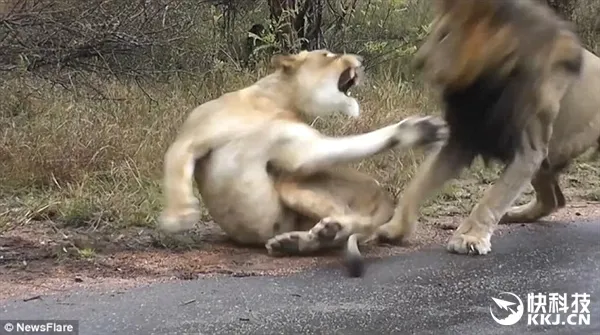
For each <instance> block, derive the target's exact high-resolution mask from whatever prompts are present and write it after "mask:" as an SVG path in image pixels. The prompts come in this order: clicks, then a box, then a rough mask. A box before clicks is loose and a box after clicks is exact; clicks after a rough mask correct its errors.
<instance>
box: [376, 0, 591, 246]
mask: <svg viewBox="0 0 600 335" xmlns="http://www.w3.org/2000/svg"><path fill="white" fill-rule="evenodd" d="M435 10H436V14H437V15H436V18H435V20H434V26H433V31H432V32H431V34H430V35H429V36H428V37H427V39H426V41H425V42H424V44H423V45H422V46H421V47H420V49H419V50H418V52H417V55H416V56H415V65H416V66H417V68H419V69H421V70H422V71H423V72H424V75H425V78H426V80H427V81H428V82H429V83H431V84H432V85H433V86H435V87H437V88H439V89H440V91H441V97H442V100H443V103H444V106H445V108H444V116H445V119H446V121H447V123H448V125H449V128H450V136H449V139H448V141H447V142H446V143H445V144H444V146H443V147H442V148H441V149H440V151H438V152H437V154H435V155H432V156H430V157H429V158H428V159H427V160H426V161H425V162H424V163H423V166H422V168H420V169H419V173H418V174H417V175H416V176H415V177H414V179H413V180H412V181H411V183H410V184H409V185H408V187H407V188H406V189H405V191H404V192H403V195H402V196H401V199H400V201H399V204H398V205H397V207H396V210H395V214H394V216H393V218H392V219H391V220H390V222H388V223H386V224H385V225H382V226H381V227H380V228H379V229H378V232H377V235H378V237H379V238H380V239H387V240H399V239H401V238H403V237H408V236H409V235H410V234H411V233H412V232H413V231H414V229H415V228H416V222H417V219H418V211H419V207H420V206H421V205H422V204H423V202H424V201H425V200H426V199H427V198H428V197H430V196H433V194H434V193H435V192H436V191H437V190H439V189H440V188H441V187H442V186H443V185H444V184H445V183H446V182H447V181H448V180H450V179H454V178H458V176H459V173H460V172H461V171H462V170H463V168H465V167H467V166H469V165H470V164H471V162H472V161H473V159H474V158H475V157H477V156H482V157H483V159H484V161H486V162H489V161H490V160H497V161H499V162H502V163H504V164H506V166H505V169H504V170H503V172H502V174H501V176H500V177H499V179H498V180H497V181H496V183H495V184H494V185H493V186H491V187H489V188H488V189H487V191H486V192H485V194H484V195H483V198H482V199H481V200H480V201H479V203H478V204H477V205H476V206H475V207H474V208H473V209H472V211H471V213H470V215H469V216H468V217H467V218H466V219H465V220H464V221H463V222H462V223H461V224H460V226H459V227H458V228H457V230H456V231H455V232H454V234H453V236H452V237H451V238H450V240H449V242H448V244H447V249H448V251H450V252H455V253H460V254H487V253H488V252H490V251H491V242H490V239H491V236H492V234H493V231H494V229H495V227H496V225H497V224H498V223H499V222H501V223H516V222H521V223H525V222H534V221H536V220H538V219H540V218H542V217H544V216H547V215H549V214H550V213H552V212H553V211H555V210H557V209H559V208H561V207H564V206H565V197H564V196H563V194H562V192H561V189H560V186H559V184H558V176H559V174H560V173H561V172H563V171H564V169H565V168H566V167H567V166H568V164H569V163H570V162H571V161H572V160H573V159H574V158H575V157H577V156H579V155H581V154H582V153H583V152H585V151H586V150H587V149H589V148H591V147H593V146H594V145H595V143H596V141H597V139H598V137H599V136H600V59H599V58H598V57H597V56H595V55H594V54H592V53H591V52H589V51H587V50H585V49H584V48H583V47H582V45H581V43H580V41H579V39H578V37H577V36H576V34H575V33H574V32H573V30H572V28H571V25H570V24H569V23H567V22H565V21H563V20H561V19H560V18H559V17H558V16H557V15H555V14H554V13H553V12H552V11H551V10H550V9H549V8H548V7H546V5H544V4H541V3H539V1H531V0H437V1H436V2H435ZM529 182H530V183H531V184H532V186H533V188H534V190H535V199H533V200H532V201H531V202H530V203H528V204H526V205H523V206H516V207H512V208H511V206H512V205H513V203H514V201H515V200H516V198H517V197H518V196H519V195H520V194H521V193H522V191H523V190H524V188H525V187H526V186H527V184H528V183H529Z"/></svg>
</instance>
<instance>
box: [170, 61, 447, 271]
mask: <svg viewBox="0 0 600 335" xmlns="http://www.w3.org/2000/svg"><path fill="white" fill-rule="evenodd" d="M272 63H273V66H274V68H275V71H274V72H273V73H271V74H269V75H268V76H266V77H264V78H262V79H260V80H259V81H257V82H256V83H254V84H252V85H250V86H249V87H246V88H243V89H241V90H238V91H235V92H230V93H227V94H224V95H222V96H221V97H219V98H217V99H215V100H212V101H208V102H206V103H204V104H202V105H200V106H198V107H197V108H196V109H194V110H193V111H192V112H191V114H190V115H189V116H188V118H187V120H186V121H185V123H184V124H183V126H182V128H181V130H180V132H179V134H178V135H177V138H176V139H175V141H174V142H173V143H172V144H171V146H170V147H169V149H168V150H167V153H166V155H165V163H164V181H163V187H164V196H165V200H166V203H165V205H166V206H165V209H164V210H163V213H162V214H161V217H160V219H159V226H160V227H161V228H162V229H163V230H166V231H170V232H176V231H181V230H185V229H187V228H190V227H191V226H192V225H194V224H195V223H196V222H198V221H199V219H200V209H199V201H198V199H197V198H196V197H195V196H194V194H193V179H195V181H196V184H197V186H198V189H199V191H200V196H201V198H202V200H203V203H204V205H205V206H206V208H207V209H208V212H209V214H210V215H211V216H212V218H213V219H214V220H215V222H216V223H217V224H219V226H220V227H221V228H222V229H223V230H224V231H225V232H226V233H227V234H228V235H229V237H231V238H232V239H233V240H235V241H237V242H239V243H242V244H246V245H263V246H265V247H266V248H267V250H268V251H269V253H272V254H275V253H278V254H308V253H311V252H314V251H317V250H320V249H324V248H329V247H334V246H340V245H342V244H343V243H345V242H346V241H348V243H347V248H348V249H347V251H348V252H349V254H348V255H349V256H350V257H351V258H350V259H349V260H350V261H352V262H353V264H356V265H357V266H359V267H360V253H359V251H358V248H357V241H358V240H361V239H363V238H365V237H367V236H370V235H372V234H374V232H375V229H376V228H377V227H378V226H380V225H382V224H383V223H385V222H387V221H388V220H389V219H390V218H391V217H392V215H393V211H394V202H393V199H392V197H391V196H390V195H389V194H388V193H387V192H386V191H385V190H384V189H383V188H382V187H380V185H379V183H378V182H377V181H376V180H375V179H373V178H371V177H370V176H368V175H366V174H363V173H359V172H358V171H355V170H352V169H350V168H346V167H339V166H338V165H340V164H344V163H349V162H355V161H359V160H362V159H365V158H369V157H371V156H373V155H375V154H377V153H380V152H382V151H384V150H388V149H391V148H400V149H402V148H404V149H408V148H412V147H417V146H423V145H429V144H434V143H436V142H441V141H443V140H445V139H446V137H447V128H446V125H445V122H444V121H443V120H441V119H440V118H437V117H431V116H429V117H416V116H413V117H408V118H405V119H403V120H401V121H400V122H398V123H396V124H393V125H389V126H386V127H383V128H380V129H377V130H374V131H371V132H369V133H365V134H360V135H352V136H344V137H328V136H325V135H323V134H321V133H319V132H318V131H317V130H316V129H314V128H312V127H311V126H310V125H309V124H307V123H306V122H305V121H306V120H307V119H308V118H309V117H315V116H318V115H321V116H325V115H328V114H333V113H342V114H346V115H349V116H353V117H356V116H358V115H359V111H360V110H359V105H358V102H357V101H356V99H354V98H352V97H351V96H350V94H349V90H350V89H351V88H352V87H353V86H355V85H357V84H359V82H360V81H361V80H362V77H363V75H362V74H363V66H362V58H361V57H360V56H357V55H352V54H334V53H332V52H329V51H327V50H316V51H311V52H307V51H303V52H300V53H298V54H293V55H277V56H274V57H273V59H272ZM352 270H353V271H358V273H355V275H360V269H359V268H356V269H352Z"/></svg>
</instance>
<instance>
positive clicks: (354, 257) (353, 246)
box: [345, 234, 365, 277]
mask: <svg viewBox="0 0 600 335" xmlns="http://www.w3.org/2000/svg"><path fill="white" fill-rule="evenodd" d="M359 235H360V234H352V235H350V237H348V242H347V243H346V259H345V261H346V267H347V268H348V273H349V274H350V277H360V276H362V275H363V272H364V267H365V265H364V260H363V256H362V254H361V253H360V249H358V238H359Z"/></svg>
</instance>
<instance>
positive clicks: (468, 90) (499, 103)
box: [443, 0, 580, 163]
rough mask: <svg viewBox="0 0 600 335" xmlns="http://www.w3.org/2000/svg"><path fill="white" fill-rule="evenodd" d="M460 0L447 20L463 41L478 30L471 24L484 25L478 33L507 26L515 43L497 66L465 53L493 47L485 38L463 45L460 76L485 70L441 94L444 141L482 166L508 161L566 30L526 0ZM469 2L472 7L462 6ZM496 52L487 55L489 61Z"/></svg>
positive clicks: (536, 104) (574, 67) (516, 148)
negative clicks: (475, 69) (479, 159)
mask: <svg viewBox="0 0 600 335" xmlns="http://www.w3.org/2000/svg"><path fill="white" fill-rule="evenodd" d="M460 1H461V0H458V2H454V3H455V4H456V5H455V7H453V8H452V9H451V13H449V15H450V18H451V20H454V21H457V22H462V23H463V24H460V25H459V26H460V27H462V28H459V29H462V32H461V35H462V36H463V38H465V40H468V39H469V35H470V34H473V33H476V32H474V31H472V30H470V29H481V26H477V25H475V24H474V23H475V22H483V23H484V24H487V29H483V30H480V31H487V32H488V33H492V32H496V31H499V30H500V29H502V28H503V27H510V30H511V31H512V34H511V35H510V38H514V39H515V40H516V43H517V44H516V47H515V49H514V51H513V52H511V53H510V55H509V56H508V57H507V58H506V59H504V58H502V59H498V60H499V62H495V61H494V62H490V61H489V59H485V58H478V57H479V54H478V53H477V51H476V50H474V52H471V51H469V48H471V47H476V48H486V47H492V45H490V46H486V40H483V41H482V42H481V43H472V44H469V45H468V46H467V45H462V47H463V48H466V49H465V51H466V52H465V53H463V56H464V57H467V59H468V62H467V63H466V64H467V66H466V68H465V69H464V71H465V73H464V74H465V75H468V74H469V73H467V72H468V71H469V70H472V69H473V67H472V66H471V67H469V66H468V64H490V66H487V67H485V66H484V68H483V69H482V71H483V72H482V73H479V74H477V75H476V76H475V79H474V80H473V81H470V82H469V83H468V84H467V85H466V87H463V88H458V89H454V90H451V89H450V88H449V87H447V88H446V90H445V91H443V102H444V105H445V106H444V107H445V111H444V112H445V118H446V121H447V122H448V125H449V127H450V139H449V142H450V143H452V144H453V145H457V146H458V147H459V148H461V149H462V150H464V152H465V154H469V155H471V158H472V159H474V158H475V157H476V156H478V155H481V156H482V158H483V159H484V160H485V161H486V162H487V161H490V160H499V161H501V162H503V163H508V162H510V161H511V160H513V158H514V156H515V155H516V154H517V153H518V151H519V150H521V149H522V148H523V144H524V141H525V139H524V138H523V134H524V128H525V127H526V125H527V122H528V120H529V117H531V116H533V115H534V114H535V113H536V109H537V108H539V102H538V99H539V93H540V92H539V90H540V89H541V83H540V82H539V78H541V77H542V76H544V75H545V71H547V65H548V62H550V61H551V60H550V57H551V56H550V53H551V50H553V46H554V45H555V43H556V40H557V37H558V36H559V34H560V33H561V31H565V30H570V29H571V26H570V25H569V24H568V23H567V22H565V21H563V20H561V19H560V18H559V17H558V16H556V15H554V13H552V12H551V10H550V9H549V8H547V7H545V6H544V5H541V4H539V3H535V2H533V1H530V0H518V1H516V0H473V1H466V0H465V1H464V2H460ZM451 2H452V1H451ZM469 4H471V6H467V5H469ZM461 13H462V14H463V15H461ZM472 27H474V28H472ZM475 44H477V45H475ZM499 45H500V46H499ZM499 45H498V44H497V45H495V47H496V48H502V47H501V45H502V44H499ZM499 51H500V50H499ZM498 54H500V53H491V56H490V57H494V56H496V55H498ZM492 64H494V65H492ZM563 65H564V66H565V68H567V70H569V71H574V72H578V71H579V68H578V66H577V65H580V64H570V63H569V64H563Z"/></svg>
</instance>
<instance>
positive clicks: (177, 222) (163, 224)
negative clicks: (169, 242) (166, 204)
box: [158, 206, 200, 233]
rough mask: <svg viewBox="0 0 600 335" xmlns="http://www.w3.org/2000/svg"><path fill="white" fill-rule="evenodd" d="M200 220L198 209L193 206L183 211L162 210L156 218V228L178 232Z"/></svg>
mask: <svg viewBox="0 0 600 335" xmlns="http://www.w3.org/2000/svg"><path fill="white" fill-rule="evenodd" d="M199 221H200V210H199V209H198V208H197V207H195V206H193V207H190V208H188V209H186V210H185V211H178V212H173V211H164V212H163V213H162V214H161V216H160V218H159V219H158V228H159V229H160V230H162V231H164V232H167V233H178V232H182V231H186V230H190V229H192V228H194V225H195V224H196V223H198V222H199Z"/></svg>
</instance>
